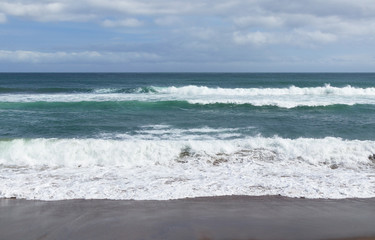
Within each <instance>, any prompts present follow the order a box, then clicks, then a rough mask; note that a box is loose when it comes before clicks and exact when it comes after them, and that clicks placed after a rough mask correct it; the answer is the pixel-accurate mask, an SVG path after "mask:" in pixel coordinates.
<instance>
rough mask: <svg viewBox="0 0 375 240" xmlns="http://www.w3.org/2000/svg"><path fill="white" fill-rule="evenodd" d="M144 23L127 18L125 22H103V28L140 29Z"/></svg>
mask: <svg viewBox="0 0 375 240" xmlns="http://www.w3.org/2000/svg"><path fill="white" fill-rule="evenodd" d="M142 25H143V23H142V22H141V21H139V20H138V19H135V18H127V19H123V20H116V21H114V20H108V19H106V20H104V21H103V22H102V26H103V27H110V28H112V27H139V26H142Z"/></svg>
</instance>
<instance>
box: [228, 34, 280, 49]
mask: <svg viewBox="0 0 375 240" xmlns="http://www.w3.org/2000/svg"><path fill="white" fill-rule="evenodd" d="M233 40H234V42H235V43H237V44H253V45H257V46H260V45H264V44H272V43H275V41H274V36H273V34H271V33H263V32H259V31H257V32H249V33H246V34H243V33H240V32H235V33H234V34H233Z"/></svg>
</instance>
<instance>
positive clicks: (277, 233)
mask: <svg viewBox="0 0 375 240" xmlns="http://www.w3.org/2000/svg"><path fill="white" fill-rule="evenodd" d="M373 237H375V198H371V199H344V200H322V199H320V200H311V199H293V198H284V197H272V196H269V197H245V196H228V197H210V198H194V199H182V200H169V201H112V200H66V201H51V202H48V201H47V202H45V201H29V200H16V199H0V239H2V240H3V239H4V240H6V239H23V240H27V239H61V240H62V239H64V240H65V239H71V240H75V239H80V240H84V239H90V240H95V239H127V240H132V239H145V240H146V239H161V240H162V239H173V240H178V239H181V240H184V239H186V240H192V239H200V240H208V239H375V238H373Z"/></svg>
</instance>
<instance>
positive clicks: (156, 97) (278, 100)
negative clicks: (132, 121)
mask: <svg viewBox="0 0 375 240" xmlns="http://www.w3.org/2000/svg"><path fill="white" fill-rule="evenodd" d="M61 91H62V90H61ZM88 91H91V92H89V93H87V92H88ZM84 101H86V102H106V101H140V102H160V101H186V102H188V103H191V104H216V103H223V104H251V105H254V106H267V105H269V106H278V107H284V108H293V107H298V106H329V105H335V104H343V105H354V104H375V88H373V87H371V88H357V87H352V86H345V87H332V86H330V85H329V84H325V85H324V86H321V87H310V88H301V87H296V86H290V87H288V88H234V89H229V88H219V87H217V88H209V87H206V86H194V85H189V86H183V87H174V86H172V87H152V86H151V87H142V88H135V89H116V88H109V89H93V90H90V89H87V90H86V91H85V93H80V92H78V93H52V94H51V93H49V94H24V93H19V94H1V95H0V102H84Z"/></svg>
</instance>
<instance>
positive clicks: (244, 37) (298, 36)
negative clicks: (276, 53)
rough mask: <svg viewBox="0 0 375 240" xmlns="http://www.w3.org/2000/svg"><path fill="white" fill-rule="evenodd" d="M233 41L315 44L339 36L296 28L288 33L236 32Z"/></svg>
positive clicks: (261, 44)
mask: <svg viewBox="0 0 375 240" xmlns="http://www.w3.org/2000/svg"><path fill="white" fill-rule="evenodd" d="M233 41H234V42H235V43H236V44H240V45H243V44H250V45H254V46H263V45H271V44H287V45H294V46H315V45H317V44H328V43H332V42H335V41H337V36H336V35H334V34H332V33H324V32H321V31H302V30H294V31H291V32H288V33H280V32H278V33H275V32H259V31H256V32H247V33H243V32H239V31H237V32H234V33H233Z"/></svg>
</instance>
